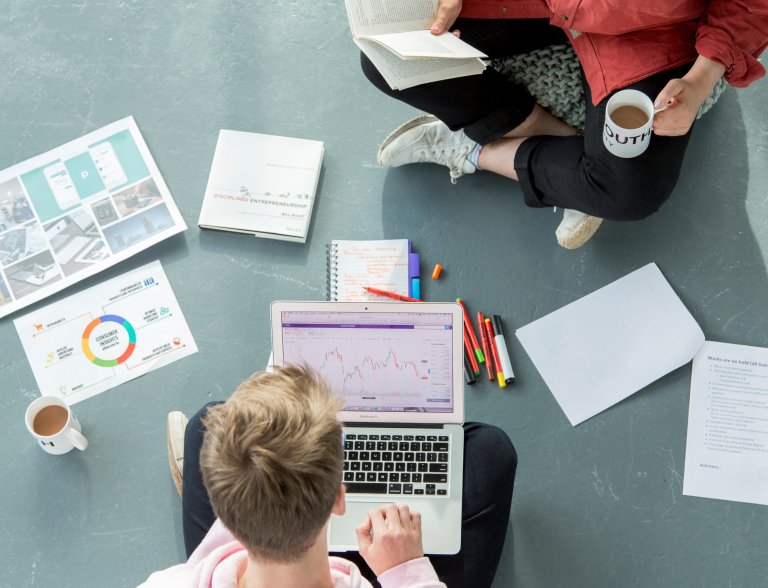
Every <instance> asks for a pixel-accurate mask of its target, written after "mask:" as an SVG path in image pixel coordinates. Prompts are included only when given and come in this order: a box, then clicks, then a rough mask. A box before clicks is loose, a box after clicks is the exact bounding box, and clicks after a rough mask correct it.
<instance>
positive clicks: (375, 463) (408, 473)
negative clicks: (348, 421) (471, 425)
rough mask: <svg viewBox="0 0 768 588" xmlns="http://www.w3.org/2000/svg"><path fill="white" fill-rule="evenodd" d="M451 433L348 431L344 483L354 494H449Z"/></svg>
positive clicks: (345, 446) (348, 490)
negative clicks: (390, 433) (387, 433)
mask: <svg viewBox="0 0 768 588" xmlns="http://www.w3.org/2000/svg"><path fill="white" fill-rule="evenodd" d="M449 455H450V435H381V434H378V435H377V434H354V433H353V434H348V435H346V436H345V437H344V485H345V486H346V487H347V492H348V493H350V494H386V495H389V496H403V495H412V496H448V474H449V472H448V456H449Z"/></svg>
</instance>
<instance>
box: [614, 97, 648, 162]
mask: <svg viewBox="0 0 768 588" xmlns="http://www.w3.org/2000/svg"><path fill="white" fill-rule="evenodd" d="M623 107H628V108H623ZM620 109H621V110H620ZM633 109H634V110H633ZM617 111H618V112H617ZM653 114H654V110H653V101H652V100H651V99H650V98H649V97H648V96H647V95H646V94H643V93H642V92H638V91H637V90H621V91H620V92H616V93H615V94H614V95H613V96H611V99H610V100H608V104H607V105H606V107H605V125H604V126H603V145H605V148H606V149H608V151H610V152H611V153H613V154H614V155H615V156H617V157H624V158H629V157H637V156H638V155H640V154H641V153H643V152H644V151H645V150H646V149H648V145H649V144H650V142H651V134H652V128H653ZM621 115H624V116H621ZM616 118H619V120H618V121H617V120H616ZM639 123H642V124H639Z"/></svg>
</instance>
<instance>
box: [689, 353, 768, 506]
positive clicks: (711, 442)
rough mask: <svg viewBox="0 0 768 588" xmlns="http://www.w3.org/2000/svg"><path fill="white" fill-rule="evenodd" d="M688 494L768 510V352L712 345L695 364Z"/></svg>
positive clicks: (694, 359) (692, 376)
mask: <svg viewBox="0 0 768 588" xmlns="http://www.w3.org/2000/svg"><path fill="white" fill-rule="evenodd" d="M688 406H689V408H688V441H687V443H686V447H685V476H684V478H683V480H684V481H683V494H685V495H686V496H701V497H704V498H717V499H720V500H734V501H736V502H751V503H753V504H763V505H767V504H768V349H766V348H764V347H750V346H747V345H734V344H732V343H718V342H715V341H707V342H705V343H704V345H703V346H702V347H701V349H700V350H699V352H698V353H697V354H696V357H694V358H693V371H692V374H691V400H690V403H689V405H688Z"/></svg>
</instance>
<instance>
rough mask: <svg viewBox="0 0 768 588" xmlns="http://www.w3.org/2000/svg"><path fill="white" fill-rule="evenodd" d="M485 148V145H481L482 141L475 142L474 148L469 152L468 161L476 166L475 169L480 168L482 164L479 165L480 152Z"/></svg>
mask: <svg viewBox="0 0 768 588" xmlns="http://www.w3.org/2000/svg"><path fill="white" fill-rule="evenodd" d="M482 150H483V146H482V145H480V143H475V146H474V147H473V148H472V151H470V152H469V153H467V161H468V162H469V163H471V164H472V165H474V166H475V169H478V170H479V169H480V166H479V165H477V160H478V159H480V152H481V151H482Z"/></svg>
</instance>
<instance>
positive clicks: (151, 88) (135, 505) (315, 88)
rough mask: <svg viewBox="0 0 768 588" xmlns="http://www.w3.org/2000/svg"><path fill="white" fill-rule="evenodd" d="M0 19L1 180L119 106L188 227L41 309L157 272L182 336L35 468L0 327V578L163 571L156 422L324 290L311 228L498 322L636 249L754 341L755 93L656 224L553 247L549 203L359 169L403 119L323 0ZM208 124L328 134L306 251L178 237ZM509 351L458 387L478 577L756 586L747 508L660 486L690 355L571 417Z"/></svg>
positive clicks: (248, 367) (464, 183) (161, 455)
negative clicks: (511, 446)
mask: <svg viewBox="0 0 768 588" xmlns="http://www.w3.org/2000/svg"><path fill="white" fill-rule="evenodd" d="M0 8H1V10H0V71H1V72H2V74H1V76H0V77H1V78H2V83H0V112H2V117H0V168H5V167H7V166H10V165H12V164H14V163H16V162H19V161H22V160H24V159H26V158H28V157H30V156H33V155H36V154H38V153H40V152H43V151H45V150H47V149H50V148H52V147H55V146H57V145H59V144H61V143H64V142H66V141H68V140H71V139H73V138H76V137H78V136H79V135H81V134H84V133H86V132H88V131H91V130H93V129H95V128H98V127H100V126H102V125H104V124H106V123H109V122H111V121H114V120H117V119H119V118H121V117H123V116H126V115H129V114H132V115H133V116H134V117H135V118H136V120H137V122H138V124H139V127H140V128H141V130H142V131H143V134H144V137H145V139H146V141H147V143H148V144H149V146H150V149H151V150H152V152H153V154H154V157H155V159H156V161H157V163H158V165H159V167H160V169H161V171H162V173H163V175H164V177H165V180H166V182H167V183H168V185H169V187H170V190H171V192H172V194H173V195H174V197H175V199H176V202H177V204H178V206H179V208H180V209H181V211H182V213H183V215H184V218H185V219H186V222H187V223H188V224H189V226H190V229H189V230H188V231H186V233H184V234H183V235H181V236H177V237H174V238H172V239H170V240H168V241H166V242H164V243H162V244H160V245H157V246H155V247H153V248H152V249H150V250H148V251H146V252H144V253H142V254H140V255H137V256H136V257H134V258H132V259H130V260H128V261H125V262H123V263H121V264H119V265H118V266H116V267H114V268H111V269H110V270H107V271H105V272H104V273H102V274H100V275H98V276H96V277H94V278H92V279H90V280H87V281H86V282H84V283H81V284H79V285H77V286H74V287H72V288H70V289H69V290H67V291H65V292H63V293H61V294H60V295H57V296H53V297H51V298H50V299H48V300H47V301H46V302H44V303H47V302H52V301H54V300H58V299H60V298H62V297H63V296H65V295H68V294H72V293H74V292H76V291H78V290H80V289H82V288H85V287H87V286H89V285H92V284H95V283H98V282H100V281H102V280H105V279H107V278H110V277H113V276H115V275H118V274H120V273H122V272H125V271H127V270H129V269H132V268H135V267H138V266H139V265H141V264H144V263H147V262H149V261H152V260H154V259H160V260H162V262H163V264H164V267H165V269H166V272H167V274H168V276H169V278H170V280H171V282H172V284H173V287H174V289H175V292H176V295H177V297H178V299H179V302H180V304H181V305H182V308H183V310H184V312H185V314H186V317H187V320H188V322H189V324H190V326H191V329H192V332H193V334H194V336H195V338H196V340H197V343H198V345H199V347H200V352H199V353H198V354H197V355H196V356H194V357H192V358H187V359H185V360H183V361H180V362H178V363H174V364H172V365H170V366H167V367H165V368H162V369H161V370H159V371H156V372H153V373H151V374H149V375H147V376H144V377H142V378H139V379H137V380H134V381H132V382H130V383H127V384H125V385H123V386H121V387H119V388H117V389H113V390H111V391H108V392H106V393H104V394H101V395H99V396H97V397H95V398H92V399H90V400H87V401H85V402H83V403H81V404H79V405H77V407H76V412H77V414H78V415H79V418H80V420H81V422H82V424H83V427H84V431H85V432H86V434H87V435H88V437H89V439H90V443H91V445H90V447H89V449H88V450H87V451H86V452H84V453H79V452H74V453H72V454H69V455H67V456H64V457H60V458H55V457H52V456H49V455H47V454H44V453H43V452H42V451H40V450H39V449H38V448H37V447H35V445H34V443H33V441H32V440H31V438H30V437H29V436H28V434H27V432H26V431H25V428H24V424H23V415H24V410H25V408H26V405H27V404H28V403H29V402H30V400H32V399H33V398H35V397H36V396H37V394H38V391H37V388H36V385H35V381H34V378H33V376H32V372H31V369H30V368H29V366H28V364H27V362H26V359H25V357H24V353H23V351H22V348H21V345H20V343H19V340H18V338H17V336H16V333H15V330H14V328H13V323H12V320H11V318H5V319H3V320H2V321H0V345H1V352H0V390H1V391H2V394H1V395H0V407H1V408H2V410H0V429H1V430H2V447H3V448H2V461H1V462H0V479H2V482H0V561H2V562H3V565H2V566H0V586H3V587H13V588H16V587H22V586H36V587H37V586H42V587H53V586H133V585H135V584H137V583H139V582H141V581H143V580H144V579H145V578H146V577H147V576H148V575H149V574H150V573H151V572H152V571H154V570H156V569H160V568H164V567H167V566H170V565H173V564H175V563H178V562H179V561H181V560H182V558H183V547H182V539H181V533H180V514H181V504H180V501H179V498H178V496H177V495H176V491H175V489H174V488H173V485H172V483H171V478H170V475H169V472H168V466H167V460H166V453H165V417H166V413H167V412H168V411H170V410H173V409H180V410H184V411H186V412H187V413H192V412H194V411H195V410H196V409H197V408H198V407H199V406H200V405H201V404H202V403H204V402H206V401H208V400H211V399H220V398H225V397H226V396H227V395H228V394H229V393H230V392H231V391H232V390H233V389H234V387H235V386H236V384H237V383H239V382H240V381H241V380H242V379H243V378H245V377H246V376H247V375H248V374H250V373H251V372H252V371H254V370H255V369H259V368H261V367H262V366H263V365H264V364H265V361H266V359H267V356H268V354H269V347H270V342H269V325H268V305H269V302H270V301H272V300H275V299H286V298H291V299H307V300H312V299H324V297H325V244H326V243H327V242H328V241H329V240H330V239H363V238H396V237H408V238H410V239H412V240H413V242H414V244H415V248H416V249H417V250H418V251H419V252H420V253H421V255H422V272H423V273H426V274H428V273H429V272H430V271H431V268H432V267H433V265H434V264H435V263H437V262H439V263H442V264H443V265H444V267H445V272H444V276H443V278H442V279H441V280H440V281H437V282H432V281H431V280H425V283H424V288H423V289H424V295H425V297H426V298H428V299H431V300H451V299H453V298H454V297H455V296H456V295H461V296H462V297H464V298H465V299H466V301H467V302H468V303H469V304H470V306H471V308H473V309H478V310H484V311H486V312H496V313H498V314H501V315H502V316H503V317H504V319H505V321H506V324H507V325H508V328H509V329H510V330H511V329H513V328H514V327H518V326H522V325H524V324H526V323H528V322H530V321H531V320H533V319H535V318H538V317H540V316H543V315H544V314H546V313H547V312H549V311H551V310H554V309H556V308H559V307H561V306H563V305H565V304H567V303H569V302H571V301H573V300H575V299H577V298H579V297H581V296H583V295H584V294H587V293H589V292H591V291H593V290H595V289H596V288H598V287H600V286H603V285H605V284H607V283H609V282H611V281H613V280H614V279H617V278H619V277H621V276H623V275H625V274H627V273H629V272H630V271H632V270H634V269H637V268H638V267H640V266H642V265H645V264H646V263H648V262H651V261H655V262H656V263H657V264H658V265H659V267H660V268H661V270H662V272H663V273H664V274H665V276H666V277H667V279H668V280H669V281H670V283H671V284H672V286H673V287H674V289H675V290H676V291H677V292H678V294H679V295H680V296H681V298H682V299H683V301H684V302H685V304H686V305H687V307H688V308H689V309H690V311H691V312H692V313H693V315H694V316H695V318H696V319H697V320H698V322H699V323H700V325H701V326H702V328H703V330H704V332H705V334H706V336H707V338H708V339H710V340H716V341H725V342H731V343H741V344H748V345H760V346H765V345H768V328H767V327H768V325H767V324H766V322H767V321H768V318H767V315H766V312H765V308H766V306H765V300H766V292H768V275H767V274H766V260H765V252H766V251H767V250H768V227H767V226H766V221H765V219H766V218H768V199H767V198H766V194H768V171H767V170H766V165H765V163H766V152H767V151H766V149H767V148H768V124H767V122H768V114H766V109H765V104H766V102H767V100H766V98H768V82H766V81H765V80H763V81H762V82H761V83H758V84H756V85H754V86H752V87H751V88H749V89H746V90H739V91H735V90H733V89H729V90H728V91H727V92H726V93H725V95H724V96H723V97H722V98H721V100H720V102H719V103H718V104H717V105H716V106H715V108H714V109H713V110H712V111H711V112H710V113H709V114H708V115H707V116H706V117H705V118H704V119H703V120H702V121H701V122H700V124H699V125H698V127H697V128H696V130H695V133H694V137H693V140H692V144H691V147H690V149H689V152H688V154H687V159H686V162H685V166H684V169H683V175H682V179H681V180H680V183H679V186H678V188H677V191H676V193H675V194H674V196H673V198H672V199H671V200H670V201H669V202H668V203H667V204H666V205H665V206H664V207H663V208H662V210H661V211H660V212H659V213H658V214H656V215H654V216H653V217H652V218H650V219H648V220H646V221H642V222H635V223H627V224H619V223H605V224H604V226H603V227H602V228H601V229H600V232H599V233H598V234H597V236H596V237H595V238H594V239H593V240H592V241H591V242H590V243H589V244H588V245H587V246H585V247H584V248H582V249H580V250H578V251H574V252H570V251H565V250H563V249H561V248H559V247H558V246H557V245H556V243H555V241H554V235H553V233H554V230H555V228H556V226H557V223H558V221H559V218H560V215H559V213H558V214H553V213H552V211H550V210H532V209H528V208H526V207H525V206H524V204H523V202H522V198H521V194H520V191H519V189H518V187H517V186H516V185H515V184H513V183H511V182H508V181H504V180H502V179H500V178H498V177H494V176H491V175H484V174H476V175H475V176H472V177H467V178H463V179H462V180H461V181H460V182H459V184H458V185H456V186H453V185H451V184H450V183H449V181H448V173H447V171H446V170H445V169H444V168H439V167H437V166H410V167H408V168H400V169H396V170H391V171H387V170H384V169H380V168H378V167H377V166H376V164H375V150H376V146H377V142H378V141H379V140H380V139H381V138H383V137H384V136H385V135H386V134H387V133H388V132H389V131H390V130H391V129H392V128H394V127H395V126H396V125H398V124H399V123H400V122H402V121H403V120H405V119H406V118H407V117H410V116H412V115H413V114H414V113H413V112H412V111H410V110H409V109H408V108H407V107H405V106H403V105H401V104H397V103H395V102H393V101H391V100H388V99H386V98H385V97H383V96H381V95H379V94H378V93H377V92H376V91H375V90H374V89H373V88H371V87H369V85H368V84H367V82H366V81H365V79H364V78H363V77H362V74H361V73H360V71H359V68H358V57H357V51H356V48H355V46H354V45H353V43H352V41H351V39H350V35H349V32H348V26H347V20H346V15H345V13H344V9H343V3H341V2H324V3H312V4H310V3H299V2H296V1H288V0H278V1H275V2H244V1H232V0H223V1H218V2H216V1H213V0H209V1H198V2H195V1H171V2H162V3H161V2H149V1H148V0H131V1H125V2H108V1H106V0H78V1H77V2H75V1H57V2H22V1H21V0H5V1H4V2H2V6H1V7H0ZM220 128H231V129H238V130H247V131H256V132H263V133H272V134H281V135H289V136H298V137H306V138H311V139H321V140H324V141H325V142H326V154H325V161H324V172H323V175H322V178H321V182H320V186H319V195H318V199H317V203H316V207H315V213H314V218H313V221H312V229H311V235H310V238H309V240H308V242H307V244H306V245H295V244H290V243H281V242H276V241H268V240H260V239H254V238H249V237H247V236H243V235H236V234H227V233H219V232H201V231H200V230H199V229H198V228H197V227H196V221H197V216H198V212H199V208H200V204H201V199H202V195H203V190H204V188H205V184H206V179H207V176H208V170H209V166H210V162H211V158H212V156H213V149H214V145H215V142H216V137H217V133H218V130H219V129H220ZM482 251H485V253H483V254H481V252H482ZM44 303H43V304H44ZM38 306H40V305H38ZM16 316H18V313H17V315H16ZM508 339H509V343H510V350H511V355H512V358H513V363H514V366H515V369H516V371H517V376H518V381H517V383H516V384H515V385H514V386H513V387H511V388H510V389H508V390H506V391H500V390H499V389H498V388H495V387H493V386H491V385H489V384H487V383H483V384H479V385H477V386H475V387H474V388H471V389H468V390H467V412H468V419H472V420H481V421H486V422H489V423H493V424H496V425H498V426H500V427H502V428H504V429H505V430H506V431H507V432H508V433H509V436H510V437H511V438H512V440H513V441H514V443H515V444H516V446H517V449H518V451H519V456H520V467H519V471H518V478H517V483H516V489H515V496H514V501H513V509H512V516H511V520H510V522H509V532H508V535H507V541H506V546H505V550H504V555H503V559H502V562H501V566H500V569H499V572H498V576H497V581H496V583H495V586H497V587H499V588H501V587H508V586H515V587H526V588H539V587H541V588H550V587H557V586H569V587H571V586H577V587H581V586H590V587H614V586H676V587H677V586H696V587H721V586H732V587H737V586H744V587H752V586H759V585H765V582H766V580H765V578H766V577H768V559H767V558H766V557H765V538H766V536H768V509H766V508H765V507H760V506H755V505H749V504H737V503H731V502H723V501H715V500H705V499H698V498H690V497H684V496H682V478H683V462H684V454H685V435H686V423H687V408H688V391H689V383H690V366H685V367H683V368H681V369H679V370H676V371H675V372H673V373H671V374H669V375H668V376H666V377H664V378H662V379H661V380H659V381H658V382H656V383H654V384H653V385H651V386H649V387H648V388H647V389H645V390H643V391H641V392H640V393H638V394H636V395H634V396H633V397H631V398H629V399H628V400H626V401H624V402H622V403H620V404H619V405H617V406H615V407H613V408H611V409H609V410H608V411H606V412H604V413H602V414H600V415H598V416H597V417H595V418H593V419H591V420H590V421H588V422H586V423H584V424H583V425H580V426H579V427H576V428H573V427H571V426H570V425H569V424H568V422H567V420H566V418H565V416H564V415H563V413H562V412H561V410H560V409H559V407H558V406H557V404H556V402H555V401H554V398H553V397H552V395H551V394H550V392H549V391H548V390H547V388H546V386H545V385H544V383H543V381H542V379H541V377H540V376H539V375H538V373H537V372H536V370H535V369H534V367H533V365H532V364H531V362H530V360H529V359H528V358H527V356H526V355H525V353H524V351H523V350H522V348H521V347H520V345H519V343H518V342H517V341H516V340H515V338H514V337H512V336H509V337H508ZM609 369H610V368H609Z"/></svg>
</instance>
